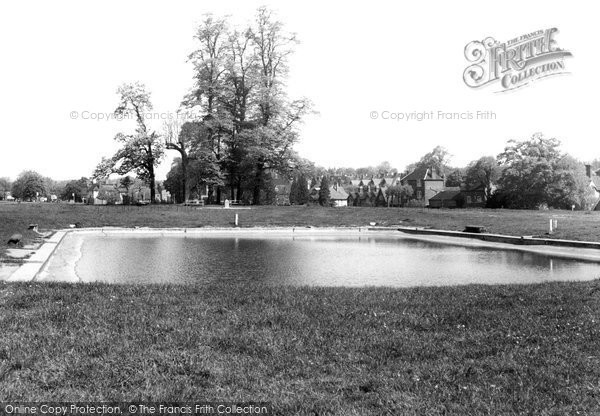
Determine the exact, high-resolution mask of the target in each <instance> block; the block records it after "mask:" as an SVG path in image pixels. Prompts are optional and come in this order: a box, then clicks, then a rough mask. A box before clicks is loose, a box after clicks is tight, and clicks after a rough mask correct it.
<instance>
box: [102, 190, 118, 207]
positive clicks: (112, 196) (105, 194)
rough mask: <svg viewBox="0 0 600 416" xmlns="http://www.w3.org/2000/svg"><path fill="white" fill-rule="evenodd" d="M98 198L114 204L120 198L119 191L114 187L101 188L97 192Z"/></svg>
mask: <svg viewBox="0 0 600 416" xmlns="http://www.w3.org/2000/svg"><path fill="white" fill-rule="evenodd" d="M98 199H102V200H104V201H106V203H107V204H108V205H114V204H116V203H117V202H118V201H119V200H120V195H119V191H117V190H116V189H102V190H101V191H100V192H98Z"/></svg>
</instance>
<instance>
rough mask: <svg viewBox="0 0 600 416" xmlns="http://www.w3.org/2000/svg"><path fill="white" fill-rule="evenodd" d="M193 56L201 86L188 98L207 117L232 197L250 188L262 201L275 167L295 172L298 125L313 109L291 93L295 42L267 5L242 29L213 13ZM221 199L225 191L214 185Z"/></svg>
mask: <svg viewBox="0 0 600 416" xmlns="http://www.w3.org/2000/svg"><path fill="white" fill-rule="evenodd" d="M196 38H197V39H198V49H197V50H196V51H194V52H193V53H192V54H191V55H190V60H191V61H192V63H193V64H194V67H195V78H196V82H195V85H194V87H193V89H192V91H191V92H190V94H188V95H187V96H186V97H185V99H184V102H183V104H184V105H185V106H186V107H188V108H193V109H195V110H197V111H198V112H199V114H200V116H201V121H200V122H199V123H200V124H201V126H202V132H203V140H202V143H201V144H196V145H194V146H195V147H198V146H199V147H202V148H204V149H205V150H206V151H209V152H210V153H211V154H212V155H213V156H214V160H215V162H216V165H217V166H218V168H219V169H220V170H221V171H223V172H224V173H225V178H224V179H225V180H226V182H227V183H228V185H229V187H230V189H231V193H232V198H233V195H234V189H235V190H237V195H238V197H239V195H241V194H244V193H245V192H244V190H249V191H250V192H251V193H252V198H251V199H252V202H253V203H254V204H259V203H260V202H261V195H266V193H265V192H267V191H268V190H269V189H270V185H269V184H268V176H269V175H270V172H279V173H282V174H284V175H289V174H290V173H291V171H292V170H294V169H295V168H296V161H297V159H298V158H297V155H296V154H295V153H294V151H293V145H294V143H295V142H296V141H297V139H298V132H297V126H298V124H299V123H300V122H301V121H302V118H303V117H304V115H305V114H306V113H307V112H308V110H309V103H308V101H307V100H304V99H301V100H289V99H288V98H287V94H286V87H285V79H286V77H287V73H288V70H287V61H288V59H289V56H290V54H291V53H292V52H293V46H294V45H295V44H296V39H295V36H294V35H291V34H288V33H286V32H285V31H284V30H283V25H282V24H281V22H279V21H277V20H276V19H275V18H274V17H273V15H272V13H271V12H270V11H269V10H268V9H266V8H260V9H259V10H258V13H257V17H256V20H255V22H254V23H253V24H251V25H250V26H249V27H245V28H243V29H242V30H237V29H231V28H230V26H229V24H228V23H227V21H226V19H218V18H214V17H213V16H208V17H206V18H205V19H204V21H203V22H202V23H201V25H200V27H199V28H198V31H197V36H196ZM215 188H216V193H217V199H219V194H220V192H221V190H220V186H215Z"/></svg>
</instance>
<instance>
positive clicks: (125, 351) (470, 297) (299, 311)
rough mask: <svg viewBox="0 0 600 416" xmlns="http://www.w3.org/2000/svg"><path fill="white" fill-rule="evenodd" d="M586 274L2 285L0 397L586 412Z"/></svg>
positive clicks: (598, 310) (333, 410)
mask: <svg viewBox="0 0 600 416" xmlns="http://www.w3.org/2000/svg"><path fill="white" fill-rule="evenodd" d="M599 322H600V282H598V281H594V282H588V283H551V284H541V285H523V286H519V285H515V286H464V287H454V288H416V289H388V288H364V289H340V288H335V289H334V288H292V287H275V288H272V287H271V288H270V287H262V286H241V285H227V284H218V285H214V286H198V287H189V286H175V285H173V286H153V285H147V286H125V285H123V286H121V285H106V284H78V285H69V284H39V283H22V284H7V283H0V333H1V334H2V336H1V337H0V401H2V400H7V399H11V400H23V401H25V400H55V401H60V400H65V401H68V400H82V401H83V400H123V401H132V400H133V401H136V400H155V401H183V400H210V399H215V400H235V401H263V400H264V401H270V402H272V403H273V406H274V409H275V410H276V414H282V415H290V414H320V415H322V414H340V415H364V414H408V415H410V414H427V415H434V414H457V415H467V414H478V415H479V414H493V415H498V414H547V415H550V414H555V415H564V414H577V412H580V413H579V414H592V413H594V412H596V411H600V325H599Z"/></svg>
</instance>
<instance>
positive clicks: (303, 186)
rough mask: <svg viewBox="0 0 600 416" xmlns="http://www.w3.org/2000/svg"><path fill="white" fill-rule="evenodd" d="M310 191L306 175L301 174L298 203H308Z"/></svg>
mask: <svg viewBox="0 0 600 416" xmlns="http://www.w3.org/2000/svg"><path fill="white" fill-rule="evenodd" d="M309 194H310V191H309V189H308V182H307V181H306V176H304V175H300V176H299V177H298V199H297V203H298V204H306V203H307V202H308V196H309Z"/></svg>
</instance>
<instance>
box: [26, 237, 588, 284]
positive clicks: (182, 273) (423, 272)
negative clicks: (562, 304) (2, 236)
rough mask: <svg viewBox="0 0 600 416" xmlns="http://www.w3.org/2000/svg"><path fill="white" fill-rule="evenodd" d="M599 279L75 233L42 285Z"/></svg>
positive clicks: (453, 248)
mask: <svg viewBox="0 0 600 416" xmlns="http://www.w3.org/2000/svg"><path fill="white" fill-rule="evenodd" d="M599 276H600V264H599V263H594V262H585V261H581V260H572V259H565V258H560V257H553V256H550V255H544V254H540V253H533V252H527V251H519V250H506V249H496V248H489V247H472V246H468V245H467V246H465V245H459V244H447V243H439V242H432V241H422V240H418V239H414V238H404V237H401V236H397V235H395V236H389V235H385V236H378V235H372V234H371V235H368V236H357V235H343V234H342V235H301V236H293V235H270V234H268V233H263V234H258V235H253V234H242V235H231V234H229V235H227V234H225V235H223V234H218V233H217V234H211V233H209V234H183V233H177V234H175V233H170V234H165V235H157V234H153V233H148V234H143V233H140V234H137V233H109V234H106V235H103V234H101V233H96V234H89V233H88V234H86V233H71V234H68V235H67V236H66V237H65V238H64V239H63V241H62V243H61V244H60V246H59V248H58V249H57V250H56V253H55V254H54V255H53V256H52V257H51V258H50V260H49V261H48V263H47V265H46V266H45V268H44V269H43V271H42V272H41V273H40V274H39V275H38V277H37V280H41V281H53V280H63V281H64V280H67V281H83V282H92V281H104V282H111V283H130V284H137V283H177V284H197V283H201V284H207V283H209V284H210V283H211V282H221V281H235V282H263V283H267V284H271V285H312V286H391V287H410V286H447V285H463V284H470V283H481V284H508V283H540V282H547V281H572V280H591V279H595V278H597V277H599Z"/></svg>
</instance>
